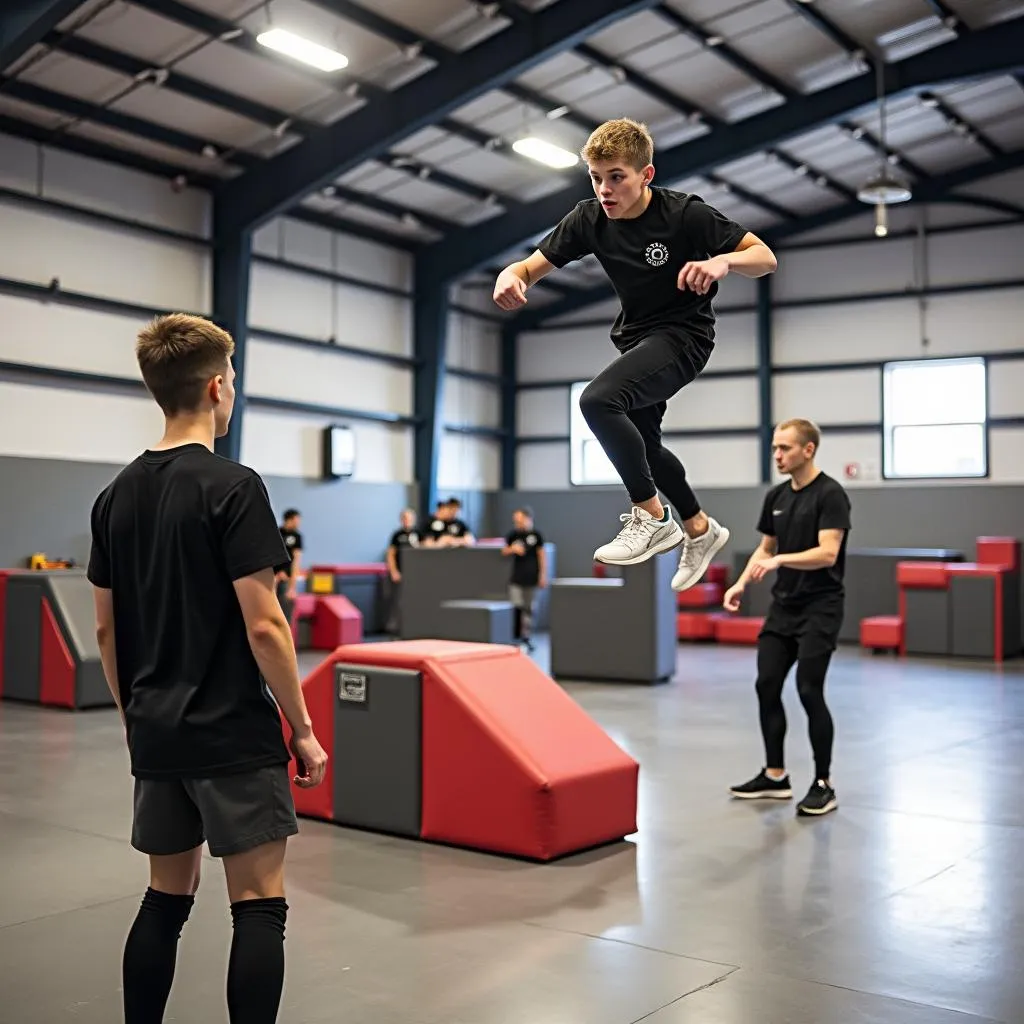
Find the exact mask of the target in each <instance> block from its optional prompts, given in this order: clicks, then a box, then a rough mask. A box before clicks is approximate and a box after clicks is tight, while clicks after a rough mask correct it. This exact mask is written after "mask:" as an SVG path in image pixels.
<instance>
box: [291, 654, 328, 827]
mask: <svg viewBox="0 0 1024 1024" xmlns="http://www.w3.org/2000/svg"><path fill="white" fill-rule="evenodd" d="M334 661H335V659H334V658H333V657H329V658H326V659H325V660H324V661H322V662H321V663H320V664H319V665H317V667H316V668H315V669H313V671H312V672H311V673H310V674H309V675H308V676H306V678H305V679H304V680H303V682H302V695H303V697H305V700H306V710H307V711H309V717H310V719H311V720H312V722H313V734H314V735H315V736H316V738H317V740H318V741H319V743H320V746H321V747H323V750H324V753H325V754H326V755H327V765H328V769H327V773H326V774H325V776H324V781H323V782H321V783H320V785H319V786H314V787H313V788H312V789H302V788H301V787H299V786H296V785H295V783H294V782H293V783H292V784H291V788H292V797H293V798H294V800H295V811H296V813H298V814H304V815H306V816H307V817H310V818H320V819H321V820H323V821H332V820H333V818H334V772H333V771H332V770H331V768H330V765H331V762H332V760H333V758H334ZM281 726H282V728H283V729H284V735H285V739H286V740H290V739H291V730H290V729H289V728H288V723H287V722H286V721H285V718H284V715H282V716H281ZM295 767H296V765H295V762H294V761H292V762H291V764H290V765H289V768H288V770H289V776H291V775H294V771H293V769H294V768H295Z"/></svg>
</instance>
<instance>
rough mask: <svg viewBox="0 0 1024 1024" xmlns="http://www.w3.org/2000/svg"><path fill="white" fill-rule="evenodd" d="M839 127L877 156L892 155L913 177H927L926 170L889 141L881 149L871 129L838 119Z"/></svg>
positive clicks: (879, 142)
mask: <svg viewBox="0 0 1024 1024" xmlns="http://www.w3.org/2000/svg"><path fill="white" fill-rule="evenodd" d="M839 127H840V128H841V129H842V130H843V131H844V132H846V134H847V135H849V136H850V138H851V139H854V140H855V141H856V142H863V143H864V145H865V146H867V147H869V148H870V149H873V150H874V151H875V153H877V154H878V155H879V156H884V157H887V158H888V157H893V158H894V159H895V161H896V163H897V165H898V166H900V167H902V168H903V169H904V170H906V171H908V172H909V173H910V174H912V175H913V176H914V177H915V178H919V179H920V178H927V177H928V172H927V171H926V170H925V169H924V168H923V167H921V166H920V165H919V164H917V163H915V162H914V161H913V160H911V159H910V157H908V156H904V155H903V154H902V153H901V152H900V151H899V150H898V149H896V148H895V147H894V146H893V145H892V144H891V143H889V142H888V141H886V144H885V149H884V150H883V149H882V142H881V139H879V138H878V137H877V136H876V135H875V134H874V133H873V132H872V131H870V130H869V129H867V128H864V127H862V126H861V125H859V124H854V123H853V122H852V121H840V122H839Z"/></svg>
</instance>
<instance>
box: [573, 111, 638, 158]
mask: <svg viewBox="0 0 1024 1024" xmlns="http://www.w3.org/2000/svg"><path fill="white" fill-rule="evenodd" d="M580 155H581V156H582V157H583V159H584V160H585V161H586V162H587V163H588V164H590V163H606V162H607V161H609V160H622V161H624V162H625V163H628V164H629V165H630V167H632V168H633V170H635V171H642V170H643V169H644V168H645V167H646V166H647V165H648V164H650V163H651V162H652V161H653V160H654V139H653V138H652V137H651V133H650V131H648V129H647V125H645V124H642V123H641V122H640V121H634V120H632V118H629V117H620V118H617V119H616V120H614V121H605V123H604V124H602V125H598V127H597V128H595V129H594V130H593V131H592V132H591V133H590V138H589V139H587V142H586V145H584V147H583V149H582V150H581V151H580Z"/></svg>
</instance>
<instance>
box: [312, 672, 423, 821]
mask: <svg viewBox="0 0 1024 1024" xmlns="http://www.w3.org/2000/svg"><path fill="white" fill-rule="evenodd" d="M334 683H335V685H334V700H335V711H334V754H333V755H332V757H333V762H334V764H333V769H332V770H333V772H334V820H335V821H336V822H338V823H339V824H342V825H351V826H353V827H356V828H366V829H371V830H373V831H375V832H388V833H392V834H395V835H403V836H412V837H415V838H418V837H419V834H420V816H421V813H420V812H421V792H422V785H421V778H422V774H421V772H422V769H421V761H422V759H421V735H422V728H421V723H422V706H423V705H422V680H421V677H420V673H419V672H415V671H412V670H410V669H391V668H378V667H376V666H372V665H350V664H346V663H344V662H339V663H338V664H337V665H335V666H334Z"/></svg>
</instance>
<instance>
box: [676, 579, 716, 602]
mask: <svg viewBox="0 0 1024 1024" xmlns="http://www.w3.org/2000/svg"><path fill="white" fill-rule="evenodd" d="M724 595H725V588H724V587H723V586H722V584H721V583H698V584H696V585H695V586H692V587H690V589H689V590H681V591H680V592H679V593H678V594H677V595H676V607H677V608H717V607H718V606H719V605H720V604H721V603H722V598H723V596H724Z"/></svg>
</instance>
